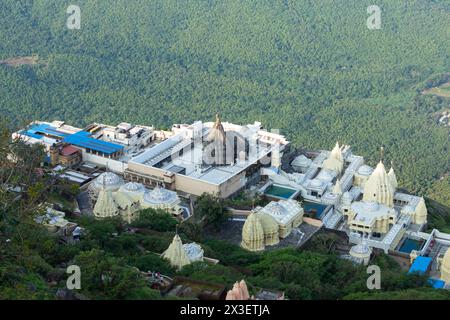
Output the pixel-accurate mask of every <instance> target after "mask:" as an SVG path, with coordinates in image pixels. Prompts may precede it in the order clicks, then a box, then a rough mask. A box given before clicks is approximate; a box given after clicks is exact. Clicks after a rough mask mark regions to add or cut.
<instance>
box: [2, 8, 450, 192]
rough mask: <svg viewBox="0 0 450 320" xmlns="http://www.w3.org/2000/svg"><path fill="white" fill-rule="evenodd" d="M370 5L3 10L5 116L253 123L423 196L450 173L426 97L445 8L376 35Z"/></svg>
mask: <svg viewBox="0 0 450 320" xmlns="http://www.w3.org/2000/svg"><path fill="white" fill-rule="evenodd" d="M372 2H373V1H368V0H335V1H331V0H320V1H317V0H296V1H292V0H276V1H274V0H258V1H250V0H247V1H239V0H228V1H214V0H209V1H187V0H183V1H181V0H177V1H175V0H152V1H149V0H133V1H129V0H114V1H95V0H79V1H77V4H78V5H79V6H80V7H81V17H82V27H81V30H68V29H67V27H66V19H67V17H68V14H66V9H67V7H68V6H69V5H70V4H72V3H73V1H68V0H34V1H32V0H2V1H1V2H0V60H3V59H7V58H11V57H17V56H30V55H33V54H37V55H39V59H40V64H38V65H35V66H21V67H16V68H14V67H8V66H5V65H0V112H1V114H2V116H3V117H5V118H6V119H7V120H10V123H11V125H12V126H14V125H18V124H23V123H24V122H26V121H29V120H32V119H42V120H52V119H64V120H66V121H68V122H71V123H75V124H78V125H83V124H86V123H88V122H91V121H101V122H106V123H115V122H117V121H129V122H135V123H147V124H153V125H155V126H169V125H170V124H172V123H173V122H191V121H194V120H196V119H202V120H209V119H211V117H212V115H213V114H214V113H215V112H217V111H220V112H221V113H222V114H223V118H225V119H226V120H228V121H233V122H238V123H246V122H253V121H254V120H259V121H262V122H263V124H265V125H266V127H269V128H279V129H281V130H282V132H283V133H285V134H287V135H288V137H289V138H290V139H291V140H292V141H293V142H294V143H295V144H296V145H297V146H305V147H308V148H330V147H331V146H332V145H333V144H334V141H335V140H336V139H339V140H340V141H342V142H343V143H346V144H351V145H352V146H353V148H354V151H355V152H357V153H359V154H361V155H364V156H365V157H367V158H368V159H369V160H370V161H371V163H372V164H373V163H374V161H376V160H377V157H378V152H377V150H378V148H379V146H380V145H384V146H385V149H386V150H387V157H388V160H394V161H395V165H396V168H397V174H398V178H399V180H400V183H401V184H402V185H403V186H405V187H406V188H407V189H409V190H411V191H420V192H426V190H427V189H428V187H429V186H431V184H432V181H433V179H435V178H437V177H440V176H441V175H442V174H443V173H444V172H445V171H446V170H447V169H448V165H449V161H448V160H449V152H450V151H449V140H448V130H447V129H446V128H443V127H439V126H437V125H436V124H435V121H434V119H433V118H432V117H431V115H430V112H435V111H437V110H439V109H441V108H445V107H446V106H447V107H448V100H443V99H440V98H437V97H434V96H424V95H421V91H422V89H423V88H424V87H426V86H427V85H429V84H430V81H429V79H436V78H439V76H440V74H443V73H446V72H449V69H448V68H449V67H448V66H449V65H450V59H449V55H450V49H449V48H450V37H449V25H450V2H449V1H448V0H442V1H439V0H434V1H432V0H407V1H406V0H405V1H400V0H380V1H377V5H379V6H380V7H381V9H382V29H381V30H369V29H368V28H367V27H366V19H367V18H368V16H369V15H368V14H367V12H366V8H367V7H368V6H369V5H371V4H373V3H372Z"/></svg>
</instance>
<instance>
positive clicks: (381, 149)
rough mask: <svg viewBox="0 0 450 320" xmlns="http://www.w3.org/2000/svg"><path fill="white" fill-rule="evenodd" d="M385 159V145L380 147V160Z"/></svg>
mask: <svg viewBox="0 0 450 320" xmlns="http://www.w3.org/2000/svg"><path fill="white" fill-rule="evenodd" d="M383 161H384V147H380V162H383Z"/></svg>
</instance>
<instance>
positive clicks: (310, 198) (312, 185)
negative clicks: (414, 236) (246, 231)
mask: <svg viewBox="0 0 450 320" xmlns="http://www.w3.org/2000/svg"><path fill="white" fill-rule="evenodd" d="M291 167H292V168H293V169H294V170H295V171H296V172H292V173H287V172H285V171H283V170H282V169H280V168H278V169H277V170H268V169H264V171H263V173H262V174H263V175H266V176H267V177H268V179H269V182H268V183H267V184H266V185H270V184H273V185H276V186H280V187H285V188H290V189H293V190H294V192H297V194H299V195H300V197H301V199H302V200H303V201H305V202H309V203H317V204H320V205H323V206H325V207H326V209H324V214H323V216H320V218H319V219H320V220H322V222H323V225H324V226H325V227H326V228H329V229H338V230H343V231H345V232H346V233H347V234H348V235H349V238H350V241H351V242H352V243H355V244H358V243H359V242H358V241H359V240H358V236H366V237H368V238H367V245H368V246H369V247H376V248H380V249H383V250H384V251H385V252H387V251H388V250H393V249H394V248H395V247H396V246H397V245H398V244H399V242H400V240H401V239H402V237H403V236H404V234H405V232H406V230H409V229H410V228H412V229H411V230H413V232H418V231H420V230H422V229H423V227H424V225H425V224H426V222H427V208H426V205H425V201H424V199H423V198H422V197H418V196H414V195H410V194H406V193H402V192H399V191H397V187H398V180H397V176H396V173H395V171H394V168H393V166H391V168H390V170H389V172H387V171H386V168H385V165H384V163H383V161H380V162H379V163H378V164H377V165H376V167H375V168H372V167H371V166H369V165H367V164H365V163H364V158H363V157H361V156H357V155H354V154H353V153H352V150H351V148H350V147H349V146H346V145H344V146H340V145H339V143H336V145H335V146H334V148H333V150H332V151H326V150H322V151H319V152H307V153H305V154H300V155H298V156H297V157H295V158H294V159H293V160H292V162H291ZM261 190H265V188H261ZM262 192H264V191H262Z"/></svg>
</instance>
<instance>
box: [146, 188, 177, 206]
mask: <svg viewBox="0 0 450 320" xmlns="http://www.w3.org/2000/svg"><path fill="white" fill-rule="evenodd" d="M176 200H177V194H176V193H175V192H173V191H169V190H166V189H164V188H160V187H159V186H157V187H156V188H155V189H153V190H152V191H149V192H146V193H145V195H144V202H146V203H150V204H168V203H172V202H174V201H176Z"/></svg>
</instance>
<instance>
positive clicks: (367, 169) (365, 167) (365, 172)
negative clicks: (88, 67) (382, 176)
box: [358, 164, 373, 176]
mask: <svg viewBox="0 0 450 320" xmlns="http://www.w3.org/2000/svg"><path fill="white" fill-rule="evenodd" d="M372 172H373V169H372V167H369V166H368V165H365V164H364V165H362V166H361V167H359V169H358V173H359V174H361V175H363V176H370V175H371V174H372Z"/></svg>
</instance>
